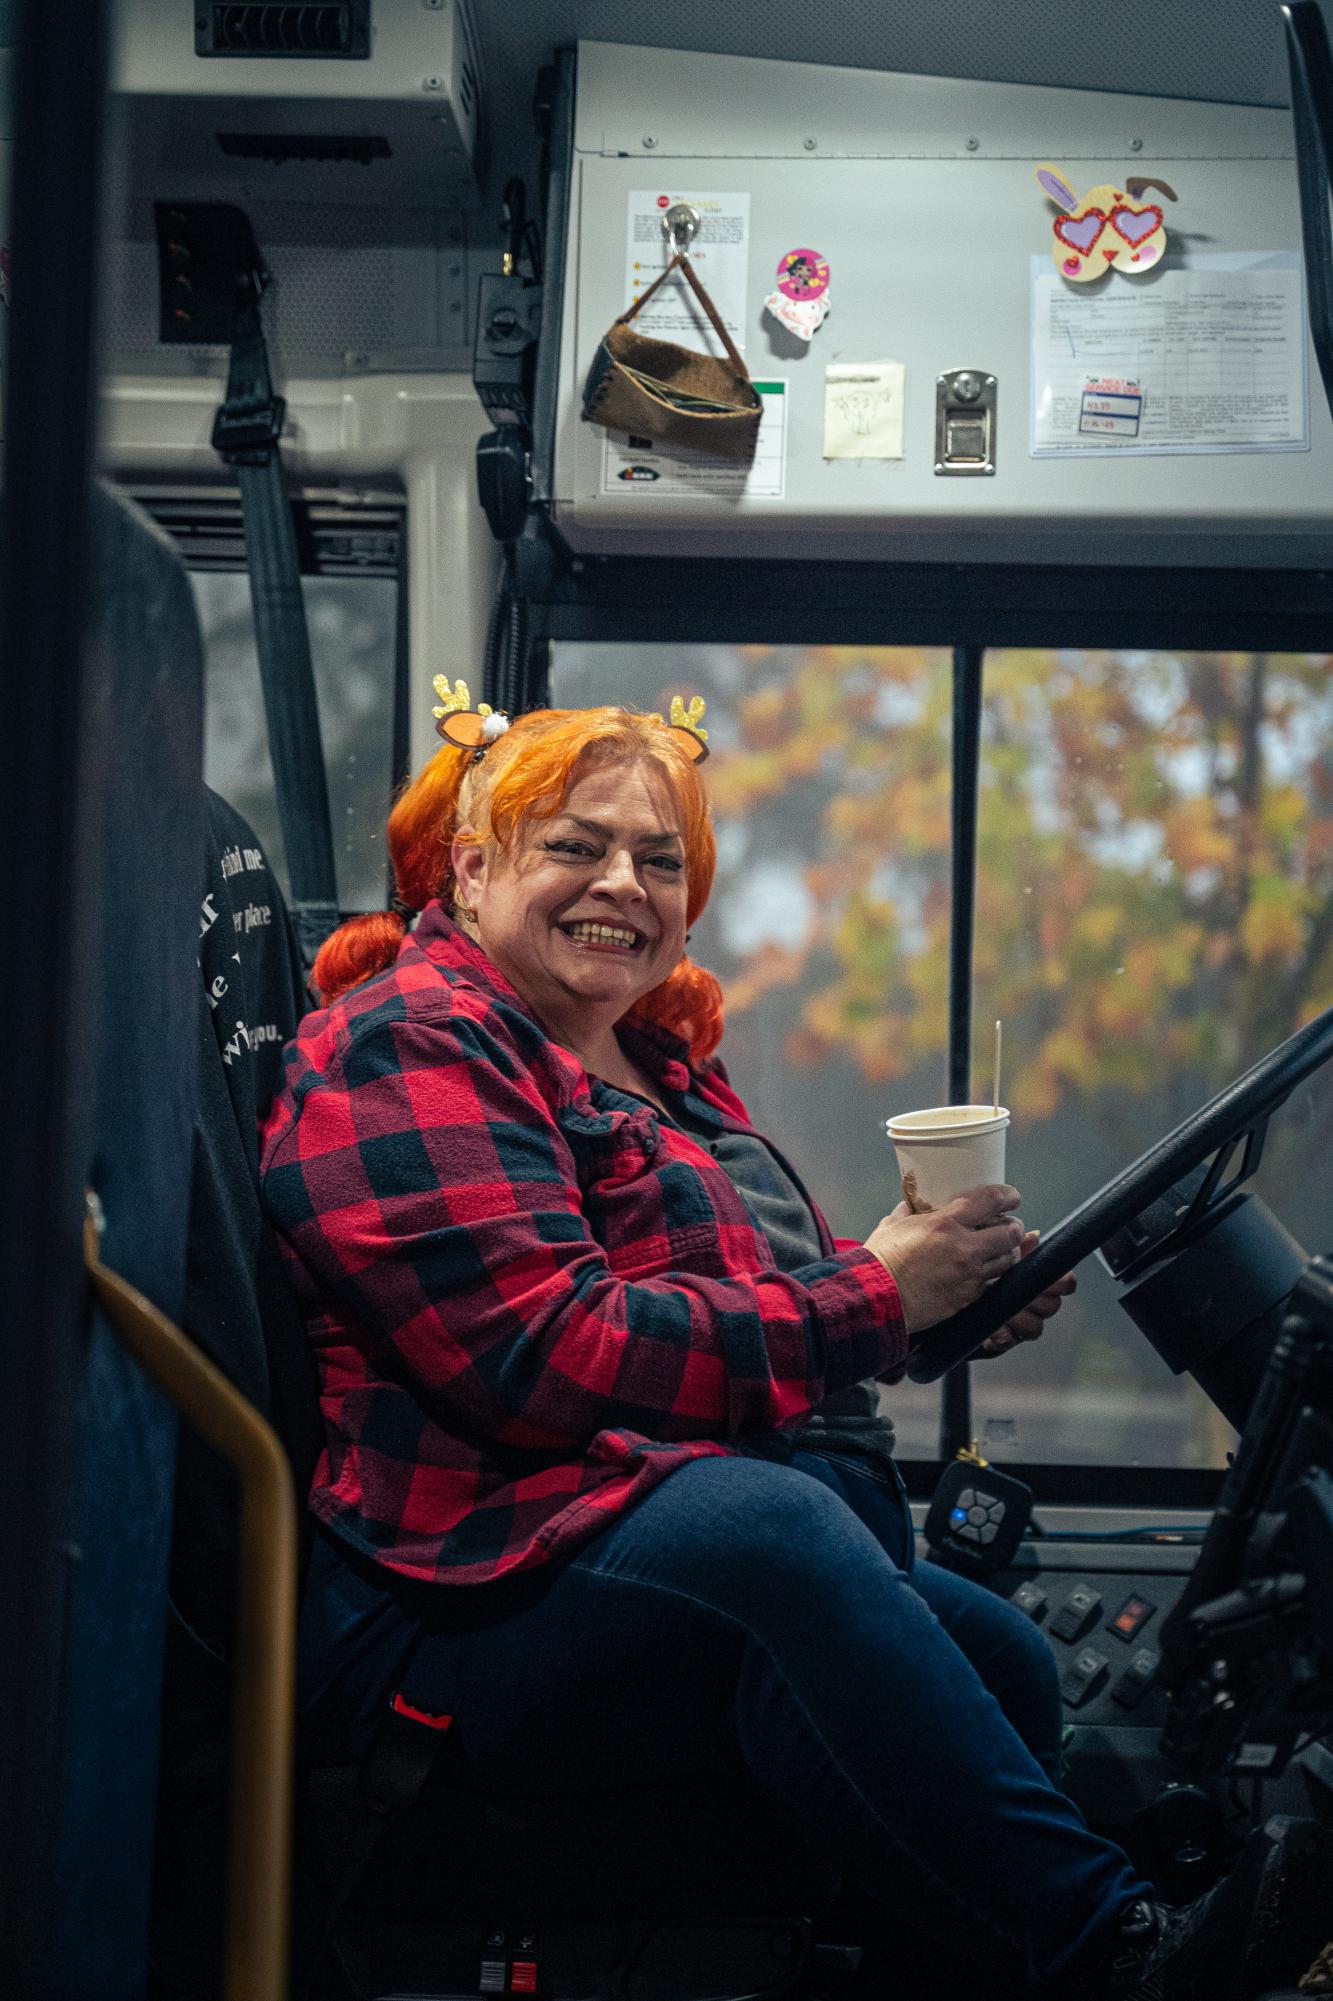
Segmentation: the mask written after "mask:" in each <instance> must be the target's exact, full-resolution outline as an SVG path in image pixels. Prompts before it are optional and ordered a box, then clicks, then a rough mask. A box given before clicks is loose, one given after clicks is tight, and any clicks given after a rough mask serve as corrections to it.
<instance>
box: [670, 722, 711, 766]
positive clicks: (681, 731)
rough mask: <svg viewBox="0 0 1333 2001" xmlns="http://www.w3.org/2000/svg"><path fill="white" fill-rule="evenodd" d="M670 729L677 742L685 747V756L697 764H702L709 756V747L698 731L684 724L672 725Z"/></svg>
mask: <svg viewBox="0 0 1333 2001" xmlns="http://www.w3.org/2000/svg"><path fill="white" fill-rule="evenodd" d="M668 727H669V729H670V731H671V734H672V736H674V737H675V739H676V742H677V743H679V744H681V745H683V746H684V750H685V755H686V756H687V757H688V758H690V759H691V760H692V761H693V762H694V763H695V764H702V763H703V761H704V759H705V758H706V757H707V755H708V745H707V744H706V743H705V742H704V740H703V738H702V737H701V736H700V735H699V733H698V731H697V730H692V729H690V728H688V727H687V726H686V724H684V723H671V724H669V725H668Z"/></svg>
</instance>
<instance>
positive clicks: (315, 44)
mask: <svg viewBox="0 0 1333 2001" xmlns="http://www.w3.org/2000/svg"><path fill="white" fill-rule="evenodd" d="M194 52H195V54H196V55H197V56H323V57H325V58H332V59H334V60H337V59H339V58H341V59H342V60H343V61H344V62H357V61H364V60H365V59H366V57H368V56H369V54H370V0H306V4H305V5H297V6H290V5H272V4H261V5H255V6H235V5H226V4H219V0H212V4H211V5H208V4H206V5H204V6H202V7H200V9H199V11H198V12H197V14H196V15H195V21H194Z"/></svg>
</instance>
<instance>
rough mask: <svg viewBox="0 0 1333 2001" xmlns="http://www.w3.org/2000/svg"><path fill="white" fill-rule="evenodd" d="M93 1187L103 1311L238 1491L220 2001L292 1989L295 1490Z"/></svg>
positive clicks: (274, 1450) (270, 1996) (271, 1997)
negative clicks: (108, 1248) (130, 1267)
mask: <svg viewBox="0 0 1333 2001" xmlns="http://www.w3.org/2000/svg"><path fill="white" fill-rule="evenodd" d="M99 1213H100V1211H99V1209H98V1205H97V1199H96V1197H95V1196H94V1195H91V1194H90V1196H89V1199H88V1214H87V1218H86V1220H85V1223H84V1232H83V1254H84V1263H85V1264H86V1265H87V1268H88V1272H89V1275H90V1277H91V1279H92V1283H93V1290H94V1291H95V1293H96V1295H97V1299H98V1303H99V1304H100V1306H101V1308H102V1310H103V1312H104V1313H105V1314H106V1317H107V1319H108V1320H109V1321H110V1323H111V1325H112V1326H113V1327H114V1328H115V1330H116V1333H117V1334H118V1335H119V1336H120V1339H121V1340H122V1341H123V1342H124V1344H125V1346H126V1347H127V1348H128V1349H129V1351H130V1353H131V1354H132V1355H133V1356H134V1358H135V1360H136V1361H137V1362H138V1363H139V1364H140V1366H141V1367H142V1368H143V1369H145V1370H146V1371H147V1373H148V1374H149V1375H150V1376H151V1377H152V1379H153V1381H154V1382H155V1383H156V1384H157V1385H158V1387H159V1388H160V1389H161V1390H162V1391H163V1392H164V1393H165V1395H166V1396H167V1397H168V1398H169V1399H170V1400H171V1402H172V1403H173V1404H174V1405H175V1406H176V1408H177V1410H178V1411H179V1412H180V1414H181V1416H182V1417H184V1418H185V1419H186V1421H187V1422H188V1423H189V1424H191V1425H193V1427H194V1428H195V1430H196V1431H198V1432H200V1433H201V1434H202V1435H203V1437H204V1438H206V1439H207V1440H208V1443H209V1444H210V1445H212V1446H213V1447H214V1448H215V1449H216V1450H217V1451H218V1452H220V1453H221V1454H222V1455H223V1457H224V1458H225V1459H227V1460H228V1461H229V1462H230V1464H231V1465H232V1467H233V1468H234V1469H235V1472H236V1475H237V1478H238V1480H239V1483H240V1490H241V1535H240V1561H239V1565H238V1569H237V1584H236V1641H235V1649H234V1656H233V1696H232V1703H233V1708H232V1801H231V1825H230V1830H229V1844H228V1897H227V1933H226V1960H225V1965H226V1984H225V1989H224V1992H225V1995H226V2001H283V1996H284V1995H285V1994H286V1991H287V1951H288V1936H289V1927H290V1895H291V1892H290V1881H291V1833H292V1737H293V1706H294V1700H295V1681H296V1593H297V1536H296V1496H295V1494H294V1492H293V1489H292V1476H291V1470H290V1468H289V1466H288V1464H287V1457H286V1454H285V1453H284V1451H283V1449H282V1446H281V1445H280V1444H279V1442H278V1439H277V1435H276V1433H275V1432H274V1431H273V1428H272V1426H271V1425H269V1424H268V1423H266V1422H265V1420H264V1419H263V1418H262V1417H261V1416H260V1414H259V1412H258V1411H257V1410H255V1409H254V1407H253V1406H252V1405H251V1404H249V1403H247V1402H246V1400H245V1398H244V1397H243V1396H242V1395H241V1393H240V1391H239V1390H237V1389H235V1388H234V1387H233V1385H232V1384H231V1383H229V1382H228V1381H227V1378H226V1377H225V1376H224V1375H223V1374H222V1371H221V1370H220V1369H218V1368H216V1367H215V1366H214V1364H213V1363H212V1362H210V1361H209V1359H208V1357H207V1356H206V1355H203V1354H201V1353H200V1351H199V1349H198V1348H196V1347H195V1346H194V1344H193V1342H191V1341H189V1340H187V1338H186V1337H185V1335H184V1334H182V1333H181V1331H180V1329H179V1327H176V1326H175V1325H174V1324H173V1323H172V1322H171V1321H170V1320H168V1319H167V1317H166V1315H165V1314H164V1313H161V1312H159V1310H158V1308H157V1307H155V1306H154V1305H153V1303H152V1301H151V1300H150V1299H146V1298H145V1297H144V1295H143V1293H141V1292H139V1291H137V1290H136V1289H135V1287H134V1286H132V1285H129V1284H127V1282H126V1281H125V1280H124V1279H123V1278H119V1277H117V1275H116V1274H115V1272H113V1271H110V1270H108V1268H107V1267H106V1266H105V1265H104V1264H103V1263H102V1261H101V1256H100V1253H99V1249H98V1233H97V1223H96V1220H95V1218H96V1216H97V1214H99Z"/></svg>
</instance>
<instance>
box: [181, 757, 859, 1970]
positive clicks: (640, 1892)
mask: <svg viewBox="0 0 1333 2001" xmlns="http://www.w3.org/2000/svg"><path fill="white" fill-rule="evenodd" d="M208 827H209V854H208V857H207V867H206V875H205V880H206V883H207V889H206V894H205V897H204V902H203V906H202V917H201V936H200V939H199V964H200V972H201V978H202V990H201V995H200V1083H199V1092H198V1116H197V1122H196V1132H195V1148H194V1164H193V1188H192V1195H191V1221H190V1248H189V1259H188V1273H187V1286H188V1298H187V1312H186V1321H187V1331H188V1332H189V1333H190V1334H191V1336H192V1337H193V1338H194V1339H195V1340H196V1341H197V1342H198V1343H199V1344H200V1346H202V1347H203V1348H204V1349H205V1351H206V1352H207V1353H208V1354H209V1355H210V1357H211V1358H212V1359H213V1360H214V1361H215V1362H216V1363H217V1364H218V1365H219V1366H220V1367H221V1368H222V1369H223V1370H224V1372H225V1373H226V1374H227V1375H228V1376H229V1377H230V1378H231V1380H232V1381H233V1382H234V1383H235V1384H236V1385H237V1386H238V1387H239V1388H240V1389H242V1390H243V1391H244V1393H245V1394H246V1395H247V1397H248V1398H249V1399H250V1401H252V1402H253V1403H254V1404H255V1405H256V1406H257V1407H258V1408H260V1409H261V1410H262V1411H263V1412H264V1413H265V1415H266V1416H267V1417H268V1418H269V1421H270V1422H271V1423H272V1424H273V1426H274V1428H275V1429H276V1430H277V1432H278V1434H279V1436H280V1438H281V1439H282V1442H283V1444H284V1446H285V1448H286V1451H287V1453H288V1456H289V1458H290V1460H291V1464H292V1469H293V1474H294V1477H295V1480H296V1485H297V1493H298V1495H299V1496H303V1495H304V1493H305V1491H306V1489H307V1487H308V1485H309V1481H310V1476H311V1472H312V1470H313V1466H314V1462H315V1458H316V1456H317V1452H318V1439H319V1410H318V1402H317V1396H316V1390H315V1384H314V1377H313V1371H312V1369H311V1366H310V1362H309V1358H308V1355H307V1353H306V1348H305V1342H304V1337H303V1334H302V1331H301V1328H300V1325H299V1320H298V1317H297V1313H296V1309H295V1304H294V1300H293V1298H292V1296H291V1294H290V1292H289V1291H288V1289H287V1286H286V1282H285V1278H284V1275H283V1273H282V1269H281V1259H280V1253H279V1251H278V1247H277V1245H276V1242H275V1240H274V1238H273V1235H272V1232H271V1231H270V1229H269V1227H268V1225H267V1223H266V1221H265V1219H264V1217H263V1214H262V1211H261V1209H260V1205H259V1197H258V1179H257V1165H258V1162H257V1144H256V1131H257V1120H258V1119H259V1117H260V1116H261V1115H262V1113H263V1111H264V1109H265V1108H266V1104H267V1100H268V1098H269V1096H270V1095H271V1093H272V1090H273V1087H274V1084H275V1082H276V1078H277V1075H278V1070H279V1064H280V1058H281V1051H282V1046H283V1044H284V1043H285V1041H286V1040H287V1039H288V1038H289V1036H290V1035H291V1034H292V1033H293V1032H294V1029H295V1024H296V1018H297V1015H298V1013H299V1011H300V1009H301V1007H302V1005H303V987H302V982H301V978H300V971H299V964H298V960H297V954H296V946H295V942H294V938H293V934H292V931H291V928H290V925H289V923H288V919H287V913H286V910H285V908H284V905H283V901H282V896H281V892H280V890H279V889H278V886H277V883H276V881H275V880H274V879H273V877H272V876H271V875H270V873H269V871H268V867H267V863H266V860H265V858H264V856H263V853H262V851H261V849H260V848H259V844H258V842H257V841H256V840H255V837H254V835H253V834H252V833H251V831H250V829H249V828H248V827H247V826H246V824H245V822H244V821H243V820H241V819H240V817H239V816H238V815H237V814H235V813H234V812H233V811H232V810H231V808H230V807H228V806H227V805H226V804H225V803H224V802H223V801H221V800H219V799H217V798H216V797H215V796H214V795H211V794H210V795H209V802H208ZM303 1514H304V1510H303ZM304 1519H305V1523H306V1525H307V1527H308V1525H309V1517H308V1515H306V1516H305V1518H304ZM234 1536H235V1526H234V1509H233V1502H232V1495H231V1493H230V1487H229V1481H228V1478H227V1476H226V1475H225V1474H224V1472H223V1471H222V1469H221V1467H220V1463H219V1462H216V1461H214V1460H212V1458H211V1455H210V1454H209V1453H208V1451H207V1449H206V1448H205V1447H203V1446H202V1445H200V1444H198V1443H194V1442H191V1443H190V1444H189V1445H188V1446H187V1448H186V1450H185V1452H184V1454H183V1457H182V1463H181V1467H180V1475H179V1484H178V1492H177V1501H176V1525H175V1539H174V1547H173V1558H172V1571H171V1610H170V1615H169V1620H170V1631H169V1638H168V1653H167V1683H166V1695H165V1699H164V1705H163V1710H164V1724H163V1759H162V1773H163V1777H162V1785H161V1799H160V1810H159V1828H158V1862H157V1870H156V1881H155V1900H154V1965H155V1970H156V1978H157V1981H158V1989H157V1991H158V1992H159V1993H160V1994H161V1995H163V1996H164V1997H165V1996H171V1997H181V2001H183V1997H185V1996H186V1995H188V1996H190V1997H192V2001H193V1997H198V1996H201V1995H203V1994H206V1993H208V1992H210V1991H214V1992H216V1991H217V1979H218V1975H217V1967H218V1965H219V1964H220V1957H221V1955H220V1937H221V1922H220V1920H221V1913H220V1910H219V1908H218V1905H219V1895H218V1885H219V1883H220V1882H221V1881H222V1878H223V1876H224V1873H225V1871H224V1867H223V1862H222V1856H223V1841H222V1833H223V1819H224V1798H225V1780H224V1766H225V1755H226V1753H225V1744H226V1728H227V1660H228V1650H229V1622H230V1581H231V1577H232V1574H233V1570H234V1560H233V1547H232V1545H233V1544H234ZM409 1706H410V1705H409ZM451 1748H452V1747H451V1745H450V1743H449V1741H448V1738H447V1734H445V1735H443V1736H442V1735H441V1733H440V1732H439V1731H435V1730H429V1729H426V1728H423V1727H422V1726H421V1725H420V1724H418V1723H417V1722H415V1721H413V1720H412V1719H411V1717H410V1716H409V1717H406V1718H405V1717H403V1716H402V1715H396V1714H393V1713H392V1712H391V1713H389V1714H388V1715H386V1717H385V1719H384V1731H383V1735H382V1737H381V1739H380V1742H379V1744H378V1745H377V1747H376V1749H375V1751H374V1752H372V1754H371V1756H370V1758H369V1759H368V1760H367V1762H366V1764H365V1765H364V1766H363V1767H361V1768H354V1767H352V1766H340V1767H335V1768H324V1769H319V1770H307V1771H305V1772H303V1773H302V1774H301V1775H300V1777H299V1779H298V1808H297V1824H298V1834H297V1858H296V1859H297V1883H298V1893H297V1926H296V1932H297V1951H296V1978H295V1980H294V1984H293V1990H292V1991H293V1994H294V1995H296V1996H300V1997H302V2001H306V1998H307V1997H308V2001H348V1997H355V2001H372V1997H378V1996H387V1995H394V1994H401V1993H404V1992H411V1993H412V1994H413V1996H414V1997H421V2001H429V1997H431V1996H436V1995H441V1996H444V1995H447V1996H449V1997H458V1996H465V1995H469V1994H482V1993H496V1992H535V1993H538V1994H541V1995H549V1996H551V1997H553V2001H556V1998H557V1997H558V2001H585V1998H586V2001H591V1997H599V1996H603V1995H605V1996H608V1997H609V1996H611V1995H615V1996H618V1997H621V2001H667V1997H670V2001H692V1997H696V1996H697V1997H701V2001H702V1997H705V1996H708V1997H719V2001H721V1997H726V1996H740V1995H747V1996H753V1995H762V1994H766V1993H773V1994H776V1993H778V1992H781V1991H783V1990H785V1989H788V1988H789V1987H791V1986H793V1985H794V1984H795V1983H796V1981H797V1980H798V1979H799V1978H800V1976H801V1974H802V1971H803V1969H804V1968H806V1967H807V1966H809V1965H811V1964H812V1963H814V1964H821V1965H823V1966H826V1967H827V1968H829V1969H830V1971H832V1972H833V1973H834V1975H835V1977H836V1971H837V1970H838V1969H842V1970H851V1969H852V1968H853V1967H854V1965H855V1962H856V1959H857V1956H858V1955H857V1953H856V1952H855V1950H854V1949H853V1948H844V1947H833V1946H816V1944H815V1929H814V1923H815V1919H816V1918H817V1917H819V1916H820V1914H821V1913H825V1912H827V1911H828V1910H829V1908H830V1906H831V1905H832V1902H833V1899H834V1897H835V1894H836V1892H837V1887H838V1886H837V1882H836V1878H835V1877H834V1876H833V1874H832V1872H831V1871H830V1870H829V1869H828V1868H827V1866H826V1865H823V1864H821V1863H820V1862H819V1861H818V1860H817V1859H816V1858H815V1857H814V1856H812V1855H811V1854H809V1853H808V1852H807V1851H806V1850H805V1849H804V1847H803V1846H802V1844H801V1841H800V1839H799V1836H798V1835H797V1834H796V1833H795V1832H794V1831H792V1830H790V1829H788V1828H787V1827H785V1826H783V1825H779V1824H778V1823H777V1822H776V1820H775V1818H774V1816H773V1814H772V1811H771V1809H770V1808H769V1807H768V1806H767V1804H766V1803H765V1802H764V1800H763V1799H762V1797H761V1796H760V1794H759V1793H758V1790H757V1788H754V1787H753V1786H751V1785H750V1784H749V1783H748V1782H745V1781H743V1780H742V1779H740V1778H737V1777H734V1776H726V1777H723V1776H721V1775H720V1776H719V1777H718V1779H717V1780H715V1781H709V1782H693V1783H691V1784H690V1785H686V1784H684V1783H682V1784H680V1785H678V1786H672V1787H670V1788H669V1789H658V1790H656V1791H653V1790H644V1789H636V1791H635V1792H634V1793H633V1795H632V1796H630V1795H625V1794H619V1795H610V1794H606V1793H603V1792H599V1790H598V1783H597V1773H596V1772H595V1771H590V1772H589V1773H588V1786H587V1790H586V1792H583V1793H580V1795H579V1796H578V1797H577V1798H568V1797H565V1798H554V1797H550V1796H545V1795H543V1792H542V1786H541V1772H540V1769H536V1770H534V1772H533V1787H532V1796H531V1797H529V1798H523V1799H515V1798H503V1799H502V1798H492V1797H487V1796H484V1795H482V1794H480V1793H478V1792H477V1791H475V1790H469V1789H464V1788H462V1787H461V1786H459V1785H457V1784H455V1783H451V1780H450V1774H449V1769H448V1768H449V1763H450V1752H451ZM840 1929H844V1930H845V1929H846V1926H845V1925H844V1926H841V1927H840Z"/></svg>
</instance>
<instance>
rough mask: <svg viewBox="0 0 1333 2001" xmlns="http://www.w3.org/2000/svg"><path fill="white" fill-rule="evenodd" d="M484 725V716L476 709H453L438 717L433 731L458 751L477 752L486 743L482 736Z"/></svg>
mask: <svg viewBox="0 0 1333 2001" xmlns="http://www.w3.org/2000/svg"><path fill="white" fill-rule="evenodd" d="M485 723H486V718H485V716H483V715H480V714H479V713H478V711H477V710H476V709H454V710H452V711H451V712H450V714H449V715H447V716H441V717H440V719H439V721H438V722H437V723H436V725H435V730H436V734H437V735H438V736H442V737H443V738H444V740H445V742H446V743H452V744H455V745H456V746H457V748H458V749H459V750H477V749H478V748H479V747H480V746H481V745H482V744H483V743H486V742H487V741H488V739H487V738H486V736H485V735H484V734H483V730H484V728H485Z"/></svg>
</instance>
